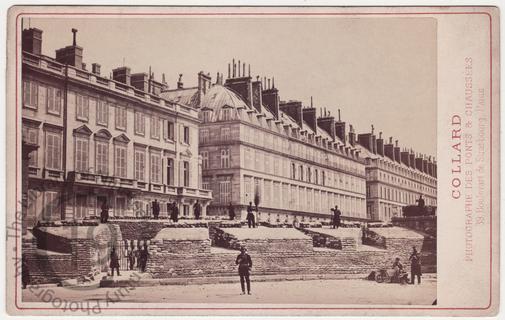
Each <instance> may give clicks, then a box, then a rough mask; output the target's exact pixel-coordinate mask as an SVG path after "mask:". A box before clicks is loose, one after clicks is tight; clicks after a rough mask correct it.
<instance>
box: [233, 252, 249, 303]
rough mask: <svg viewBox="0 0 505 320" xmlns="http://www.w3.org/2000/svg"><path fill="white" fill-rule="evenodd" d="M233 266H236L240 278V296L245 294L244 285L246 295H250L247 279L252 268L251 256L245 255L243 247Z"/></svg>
mask: <svg viewBox="0 0 505 320" xmlns="http://www.w3.org/2000/svg"><path fill="white" fill-rule="evenodd" d="M235 264H238V275H239V276H240V287H241V288H242V294H245V285H244V282H245V284H247V294H251V280H250V279H249V272H250V271H251V268H252V260H251V256H250V255H248V254H247V250H246V248H245V247H241V248H240V254H239V255H238V256H237V259H236V260H235Z"/></svg>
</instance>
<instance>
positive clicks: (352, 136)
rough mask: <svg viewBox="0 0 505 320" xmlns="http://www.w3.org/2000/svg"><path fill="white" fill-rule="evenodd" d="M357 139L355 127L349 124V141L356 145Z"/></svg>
mask: <svg viewBox="0 0 505 320" xmlns="http://www.w3.org/2000/svg"><path fill="white" fill-rule="evenodd" d="M355 141H356V134H355V133H354V128H353V127H352V124H350V125H349V143H350V144H351V146H353V147H354V144H355Z"/></svg>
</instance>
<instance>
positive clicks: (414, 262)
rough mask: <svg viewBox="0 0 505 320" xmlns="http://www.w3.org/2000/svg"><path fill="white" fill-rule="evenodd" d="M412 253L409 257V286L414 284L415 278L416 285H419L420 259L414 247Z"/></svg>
mask: <svg viewBox="0 0 505 320" xmlns="http://www.w3.org/2000/svg"><path fill="white" fill-rule="evenodd" d="M412 249H413V251H412V254H411V255H410V258H409V260H410V277H411V280H410V284H414V278H415V277H416V276H417V284H421V259H420V258H419V253H418V252H417V249H416V247H412Z"/></svg>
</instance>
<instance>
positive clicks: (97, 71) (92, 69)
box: [91, 62, 101, 76]
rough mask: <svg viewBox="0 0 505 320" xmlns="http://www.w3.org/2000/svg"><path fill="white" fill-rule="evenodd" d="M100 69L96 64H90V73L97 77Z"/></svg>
mask: <svg viewBox="0 0 505 320" xmlns="http://www.w3.org/2000/svg"><path fill="white" fill-rule="evenodd" d="M100 68H101V66H100V65H99V64H98V63H96V62H95V63H93V64H91V72H93V73H94V74H96V75H97V76H99V75H100Z"/></svg>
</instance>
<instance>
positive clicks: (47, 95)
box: [23, 80, 63, 116]
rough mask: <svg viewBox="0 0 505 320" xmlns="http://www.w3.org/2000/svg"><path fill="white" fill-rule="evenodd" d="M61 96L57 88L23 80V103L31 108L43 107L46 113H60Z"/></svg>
mask: <svg viewBox="0 0 505 320" xmlns="http://www.w3.org/2000/svg"><path fill="white" fill-rule="evenodd" d="M62 101H63V96H62V91H61V90H60V89H59V88H55V87H53V86H49V85H42V84H39V83H37V82H35V81H28V80H23V104H24V106H25V107H27V108H31V109H39V108H41V109H43V110H46V112H47V113H50V114H54V115H58V116H59V115H60V114H61V106H62Z"/></svg>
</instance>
